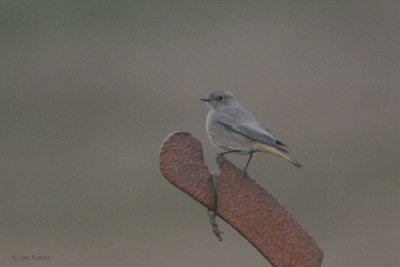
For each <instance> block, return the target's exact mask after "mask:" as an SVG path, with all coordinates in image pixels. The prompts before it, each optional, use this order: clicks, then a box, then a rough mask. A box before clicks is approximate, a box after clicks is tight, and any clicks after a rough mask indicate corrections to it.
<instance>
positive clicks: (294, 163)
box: [281, 153, 303, 168]
mask: <svg viewBox="0 0 400 267" xmlns="http://www.w3.org/2000/svg"><path fill="white" fill-rule="evenodd" d="M281 155H282V157H284V158H285V159H287V160H288V161H290V163H292V164H293V165H294V166H296V167H297V168H301V167H303V165H301V163H300V162H298V161H297V160H295V159H292V158H291V157H290V156H289V155H288V154H287V153H282V154H281Z"/></svg>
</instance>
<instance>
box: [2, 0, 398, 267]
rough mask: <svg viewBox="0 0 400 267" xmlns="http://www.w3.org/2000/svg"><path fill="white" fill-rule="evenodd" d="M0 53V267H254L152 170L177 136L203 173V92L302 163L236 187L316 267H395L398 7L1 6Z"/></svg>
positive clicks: (281, 165) (257, 167) (234, 237)
mask: <svg viewBox="0 0 400 267" xmlns="http://www.w3.org/2000/svg"><path fill="white" fill-rule="evenodd" d="M0 41H1V43H0V49H1V50H0V101H1V102H0V122H1V128H0V151H1V157H0V175H1V177H0V183H1V184H0V190H1V191H0V214H1V219H0V231H1V234H0V265H1V266H262V265H268V263H267V262H266V261H265V260H264V258H263V257H262V256H261V255H260V254H259V253H258V252H257V251H256V250H255V249H254V248H253V247H252V246H251V245H250V244H249V243H247V241H245V240H244V239H243V238H242V237H241V236H240V235H239V234H238V233H237V232H236V231H235V230H232V229H231V228H230V227H229V226H228V225H227V224H225V223H223V222H221V220H219V221H220V228H221V230H223V231H224V233H225V240H224V241H223V242H221V243H220V242H218V241H217V240H216V238H215V236H213V234H212V233H211V230H210V225H209V223H208V218H207V215H206V210H205V208H204V207H202V206H200V205H199V204H198V203H196V202H194V201H193V200H192V199H190V198H189V197H188V196H186V195H184V194H183V193H181V191H179V190H178V189H176V188H175V187H173V186H172V185H170V184H169V183H168V182H167V181H166V180H165V179H164V178H163V176H162V175H161V174H160V171H159V167H158V163H159V162H158V153H159V148H160V145H161V143H162V141H163V140H164V138H165V137H166V136H167V135H168V134H169V133H170V132H172V131H175V130H186V131H190V132H191V133H193V134H194V135H195V136H196V137H197V138H198V139H199V140H200V141H201V142H202V143H203V148H204V155H205V158H206V162H207V164H208V165H209V167H210V169H211V170H215V169H216V164H215V162H214V157H215V154H216V153H217V149H216V148H214V147H212V145H211V144H210V142H209V141H208V139H207V136H206V133H205V117H206V113H207V108H206V107H205V105H204V103H202V102H200V101H199V98H201V97H204V96H206V94H207V93H208V92H209V91H210V90H213V89H216V88H220V89H227V90H230V91H232V92H233V93H234V94H235V95H236V96H237V97H238V98H239V100H240V101H241V103H242V104H243V105H244V106H245V107H247V109H248V110H250V111H251V112H252V113H254V114H255V116H256V117H257V118H258V119H259V120H260V121H262V122H263V123H264V124H266V125H267V126H268V127H270V128H271V129H272V130H273V131H274V132H275V133H276V134H277V135H278V136H279V137H280V138H281V139H282V141H284V142H286V143H288V144H289V145H290V149H291V151H292V155H293V156H294V157H295V158H296V159H298V160H299V161H300V162H302V163H303V165H304V168H303V169H300V170H299V169H296V168H294V167H293V166H291V165H290V164H289V163H288V162H286V161H285V160H282V159H279V158H274V157H272V156H270V155H265V154H257V155H256V156H255V158H254V160H253V162H252V164H251V166H250V169H249V173H250V175H251V176H252V177H253V178H255V179H256V180H257V181H258V183H259V184H261V185H262V186H263V187H265V188H267V189H268V191H270V192H271V193H272V194H273V195H274V196H275V197H276V198H277V199H278V200H279V201H280V202H281V203H282V204H283V205H285V206H286V207H287V208H288V210H289V211H290V212H291V213H292V214H293V215H294V216H295V217H296V218H297V219H298V221H299V222H300V223H301V224H302V225H303V226H304V227H305V229H307V231H308V232H309V233H310V234H311V235H312V236H313V237H314V239H315V240H316V241H317V243H318V244H319V245H320V246H321V248H322V249H323V250H324V253H325V258H324V261H323V266H396V265H397V266H398V264H399V262H400V253H399V250H400V245H399V244H400V207H399V204H400V198H399V196H400V182H399V173H400V164H399V159H400V142H399V134H400V119H399V115H400V107H399V104H400V73H399V72H400V71H399V70H400V51H399V49H400V2H399V1H395V0H393V1H222V2H214V1H90V0H80V1H63V0H51V1H50V0H48V1H39V0H38V1H28V0H26V1H22V0H21V1H20V0H12V1H2V2H1V7H0ZM228 158H229V159H231V160H232V161H233V162H234V163H235V164H238V166H243V165H244V164H245V162H246V158H244V157H242V156H239V155H229V156H228ZM13 255H17V256H20V255H25V256H31V255H43V256H49V257H50V259H49V260H47V261H43V262H34V261H33V260H30V261H19V262H15V261H13V260H12V257H13Z"/></svg>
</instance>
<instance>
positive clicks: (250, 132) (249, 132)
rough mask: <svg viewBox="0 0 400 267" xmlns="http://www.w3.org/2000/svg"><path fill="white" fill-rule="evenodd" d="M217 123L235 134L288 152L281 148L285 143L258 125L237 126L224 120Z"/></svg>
mask: <svg viewBox="0 0 400 267" xmlns="http://www.w3.org/2000/svg"><path fill="white" fill-rule="evenodd" d="M217 122H218V123H220V124H222V125H224V126H225V127H227V128H229V129H230V130H231V131H233V132H235V133H238V134H241V135H244V136H246V137H248V138H250V139H253V140H256V141H259V142H261V143H264V144H266V145H268V146H272V147H275V148H276V149H278V150H280V151H283V152H287V151H286V150H285V149H284V148H282V147H281V145H283V143H282V142H280V141H279V140H278V139H277V138H276V137H275V136H274V135H273V134H271V133H270V132H268V131H266V130H265V129H263V127H262V126H260V125H259V124H258V123H250V124H238V125H235V124H232V123H229V122H227V121H226V120H222V119H219V120H217Z"/></svg>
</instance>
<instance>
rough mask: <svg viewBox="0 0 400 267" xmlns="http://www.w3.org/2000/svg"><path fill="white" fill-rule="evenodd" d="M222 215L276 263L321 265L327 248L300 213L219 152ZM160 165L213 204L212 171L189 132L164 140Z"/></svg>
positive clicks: (203, 200) (196, 195)
mask: <svg viewBox="0 0 400 267" xmlns="http://www.w3.org/2000/svg"><path fill="white" fill-rule="evenodd" d="M217 162H218V165H219V171H218V173H217V185H218V215H219V216H220V217H221V218H222V219H223V220H225V221H226V222H227V223H228V224H230V225H231V226H232V227H233V228H235V229H236V230H237V231H238V232H239V233H240V234H241V235H242V236H243V237H244V238H246V239H247V240H248V241H249V242H250V243H251V244H252V245H253V246H254V247H255V248H256V249H257V250H258V251H259V252H260V253H261V254H262V255H263V256H264V257H265V258H266V259H267V260H268V261H269V262H270V263H271V264H272V265H273V266H321V262H322V258H323V252H322V250H321V249H320V248H319V247H318V245H317V244H316V242H315V241H314V240H313V238H312V237H311V236H310V235H309V234H308V233H307V232H306V231H305V230H304V229H303V228H302V227H301V226H300V224H299V223H297V221H296V220H295V218H294V217H293V216H292V215H291V214H289V213H288V211H287V210H286V209H285V207H283V206H282V205H280V204H279V203H278V201H277V200H276V199H275V198H274V197H273V196H271V195H270V194H269V193H268V192H267V191H266V190H265V189H263V188H262V187H261V186H260V185H258V184H257V183H256V182H255V181H254V180H252V179H251V178H250V177H247V178H245V179H243V172H242V171H241V170H240V169H239V168H237V167H236V166H235V165H233V164H232V163H231V162H229V161H228V160H227V159H226V158H225V157H223V156H220V155H218V156H217ZM160 169H161V172H162V174H163V175H164V176H165V178H166V179H167V180H168V181H169V182H170V183H172V184H173V185H175V186H176V187H178V188H179V189H180V190H182V191H183V192H185V193H186V194H188V195H189V196H191V197H192V198H194V199H195V200H196V201H198V202H200V203H201V204H202V205H204V206H205V207H207V208H209V209H213V208H214V207H213V189H212V182H211V178H210V172H209V170H208V168H207V166H206V165H205V163H204V158H203V151H202V147H201V143H200V142H199V141H198V140H197V139H196V138H194V137H193V136H192V135H191V134H190V133H187V132H174V133H172V134H170V135H169V136H168V137H167V138H166V139H165V141H164V143H163V144H162V147H161V152H160Z"/></svg>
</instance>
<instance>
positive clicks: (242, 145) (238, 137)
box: [200, 90, 302, 176]
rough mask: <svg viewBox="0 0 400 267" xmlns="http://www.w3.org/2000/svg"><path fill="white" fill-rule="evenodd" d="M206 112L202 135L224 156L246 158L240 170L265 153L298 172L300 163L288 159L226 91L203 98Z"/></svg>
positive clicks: (275, 140) (280, 144)
mask: <svg viewBox="0 0 400 267" xmlns="http://www.w3.org/2000/svg"><path fill="white" fill-rule="evenodd" d="M200 100H202V101H205V102H207V105H208V107H209V111H208V114H207V120H206V131H207V135H208V137H209V139H210V141H211V143H212V144H213V145H214V146H216V147H217V148H220V149H222V150H223V151H224V152H222V153H221V155H225V154H229V153H239V154H243V155H249V159H248V160H247V163H246V166H245V168H244V169H243V172H244V174H245V176H246V175H247V168H248V166H249V164H250V161H251V159H252V157H253V154H254V153H255V152H267V153H271V154H273V155H276V156H279V157H282V158H285V159H287V160H288V161H289V162H290V163H292V164H293V165H294V166H296V167H298V168H300V167H302V165H301V163H299V162H298V161H296V160H295V159H293V158H292V157H290V156H289V152H288V151H287V150H286V148H285V147H286V145H285V144H284V143H283V142H282V141H280V140H279V139H278V138H277V137H276V136H275V135H274V134H273V133H272V132H271V131H270V130H269V129H268V128H266V127H265V126H264V125H262V124H261V123H259V122H258V121H257V120H256V118H255V117H254V116H253V115H252V114H251V113H250V112H248V111H247V110H246V109H245V108H244V107H242V106H241V105H240V104H239V102H238V101H237V99H236V98H235V96H234V95H233V94H232V93H230V92H229V91H226V90H214V91H212V92H210V93H209V94H208V96H207V97H206V98H201V99H200Z"/></svg>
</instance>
